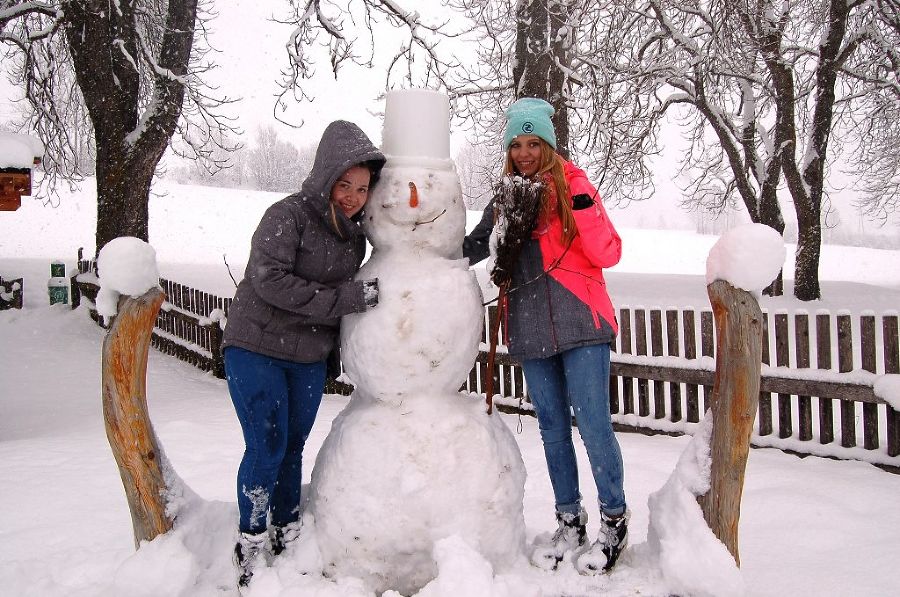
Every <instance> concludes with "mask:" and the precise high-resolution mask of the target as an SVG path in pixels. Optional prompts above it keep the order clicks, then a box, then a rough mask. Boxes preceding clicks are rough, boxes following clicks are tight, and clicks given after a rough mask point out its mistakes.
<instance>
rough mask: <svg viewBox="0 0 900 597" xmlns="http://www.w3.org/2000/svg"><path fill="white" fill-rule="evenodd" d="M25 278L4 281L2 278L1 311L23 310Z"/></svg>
mask: <svg viewBox="0 0 900 597" xmlns="http://www.w3.org/2000/svg"><path fill="white" fill-rule="evenodd" d="M24 282H25V281H24V279H23V278H16V279H14V280H4V279H3V277H2V276H0V311H5V310H6V309H21V308H22V292H23V290H24V288H23V284H24Z"/></svg>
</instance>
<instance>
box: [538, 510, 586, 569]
mask: <svg viewBox="0 0 900 597" xmlns="http://www.w3.org/2000/svg"><path fill="white" fill-rule="evenodd" d="M556 522H557V524H558V525H559V527H558V528H557V529H556V532H555V533H553V537H551V538H550V540H549V541H547V542H542V543H540V544H538V545H535V548H534V550H533V551H532V552H531V564H532V565H533V566H537V567H538V568H541V569H542V570H556V567H557V566H559V563H560V562H561V561H562V559H563V557H565V555H566V553H568V552H570V551H574V550H577V549H579V548H581V547H582V546H583V545H584V544H585V542H586V541H587V530H586V529H585V525H586V524H587V512H585V511H584V509H582V510H580V511H579V512H578V514H571V513H568V512H557V513H556Z"/></svg>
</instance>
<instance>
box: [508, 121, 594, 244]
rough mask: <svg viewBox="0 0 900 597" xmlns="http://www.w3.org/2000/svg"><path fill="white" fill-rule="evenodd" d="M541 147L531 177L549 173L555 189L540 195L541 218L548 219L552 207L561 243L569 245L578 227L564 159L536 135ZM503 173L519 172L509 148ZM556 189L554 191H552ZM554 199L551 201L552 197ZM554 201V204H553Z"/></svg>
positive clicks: (541, 177) (541, 176)
mask: <svg viewBox="0 0 900 597" xmlns="http://www.w3.org/2000/svg"><path fill="white" fill-rule="evenodd" d="M538 139H539V140H540V143H541V145H540V147H541V163H540V167H539V168H538V171H537V172H536V173H535V174H534V176H533V177H532V178H534V179H536V180H541V179H543V178H545V174H547V173H549V174H550V177H551V178H552V180H553V186H554V187H555V189H551V188H549V187H548V188H546V189H544V195H543V196H542V197H541V218H542V219H543V220H544V221H547V220H549V219H550V217H551V216H552V215H553V211H554V208H555V210H556V215H557V216H558V217H559V220H560V222H561V223H562V238H561V240H562V243H563V245H564V246H569V243H571V242H572V239H574V238H575V237H576V236H577V235H578V228H577V227H576V225H575V216H574V215H572V206H571V205H569V184H568V183H567V182H566V175H565V172H564V170H563V166H564V165H565V161H564V160H563V158H562V156H560V155H559V154H558V153H556V151H555V150H554V149H553V147H551V146H550V144H549V143H547V142H546V141H544V140H543V139H541V138H540V137H538ZM504 173H505V174H521V173H520V172H518V171H517V170H516V165H515V164H514V163H513V161H512V157H511V156H510V152H509V149H507V150H506V166H505V168H504ZM554 190H555V191H556V192H555V193H554V192H553V191H554ZM554 197H555V198H556V201H553V198H554ZM554 203H555V205H554Z"/></svg>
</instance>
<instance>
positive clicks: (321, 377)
mask: <svg viewBox="0 0 900 597" xmlns="http://www.w3.org/2000/svg"><path fill="white" fill-rule="evenodd" d="M224 356H225V374H226V377H227V381H228V391H229V393H230V394H231V401H232V403H233V404H234V410H235V412H236V413H237V417H238V420H239V421H240V424H241V430H242V431H243V433H244V443H245V445H246V448H245V450H244V457H243V459H242V460H241V464H240V467H239V468H238V474H237V498H238V510H239V511H240V525H239V528H240V530H241V532H244V533H254V534H255V533H260V532H262V531H264V530H265V529H266V527H267V517H268V516H269V515H271V522H272V524H273V525H275V526H284V525H286V524H289V523H291V522H294V521H296V520H297V519H298V518H299V516H300V485H301V482H302V474H301V473H302V469H301V465H302V460H303V446H304V444H305V443H306V439H307V437H309V432H310V430H311V429H312V426H313V422H314V421H315V419H316V413H317V412H318V410H319V404H321V402H322V392H323V391H324V388H325V362H324V361H321V362H316V363H294V362H291V361H285V360H281V359H276V358H272V357H269V356H266V355H262V354H259V353H256V352H252V351H249V350H245V349H243V348H238V347H236V346H229V347H227V348H225V354H224Z"/></svg>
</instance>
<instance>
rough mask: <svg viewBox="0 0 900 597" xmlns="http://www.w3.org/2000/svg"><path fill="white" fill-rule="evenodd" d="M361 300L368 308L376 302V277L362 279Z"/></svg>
mask: <svg viewBox="0 0 900 597" xmlns="http://www.w3.org/2000/svg"><path fill="white" fill-rule="evenodd" d="M363 300H364V301H365V302H366V307H367V308H369V309H371V308H372V307H374V306H375V305H377V304H378V278H373V279H371V280H363Z"/></svg>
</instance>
